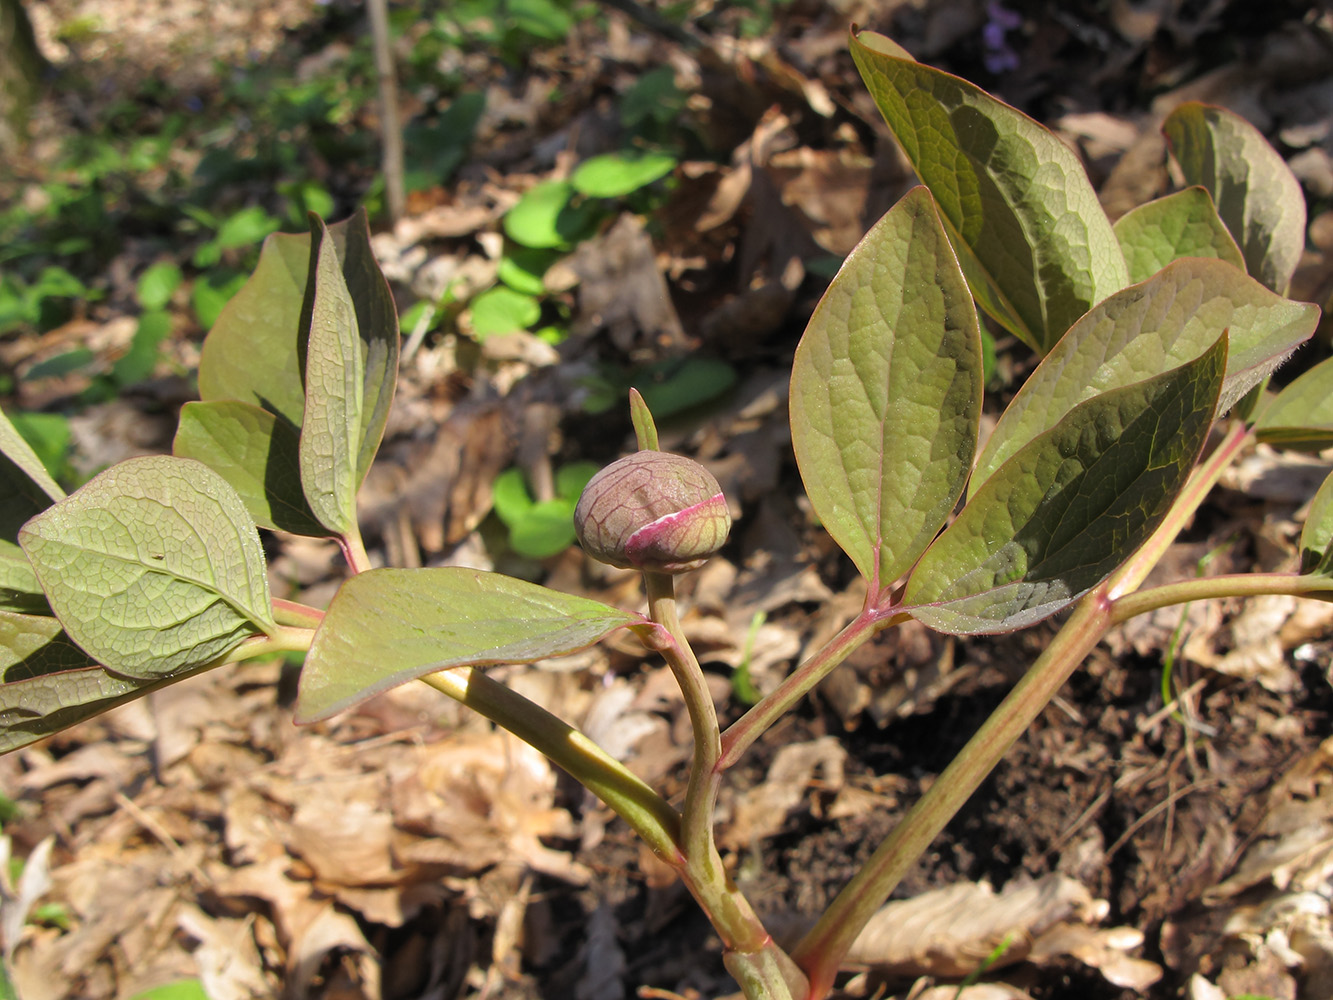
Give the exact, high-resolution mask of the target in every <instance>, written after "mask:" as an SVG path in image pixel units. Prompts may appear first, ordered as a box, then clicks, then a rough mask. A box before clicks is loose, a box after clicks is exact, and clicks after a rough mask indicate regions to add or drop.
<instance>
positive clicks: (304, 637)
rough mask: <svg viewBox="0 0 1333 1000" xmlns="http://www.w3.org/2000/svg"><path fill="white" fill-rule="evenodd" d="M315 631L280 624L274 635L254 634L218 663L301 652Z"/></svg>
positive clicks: (238, 661)
mask: <svg viewBox="0 0 1333 1000" xmlns="http://www.w3.org/2000/svg"><path fill="white" fill-rule="evenodd" d="M314 638H315V631H314V629H310V628H301V627H299V626H291V625H279V626H278V627H277V628H276V629H275V630H274V631H273V634H272V635H253V636H251V637H250V638H248V639H245V640H243V641H242V642H241V644H240V645H239V646H236V647H234V648H233V649H232V650H231V652H229V653H226V654H225V655H223V656H222V657H220V658H219V659H218V660H217V662H218V663H240V662H241V661H242V660H253V659H254V658H255V657H257V656H272V655H273V654H274V653H292V652H295V653H299V652H303V651H305V650H307V649H309V648H310V643H311V642H313V641H314Z"/></svg>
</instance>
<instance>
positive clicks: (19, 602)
mask: <svg viewBox="0 0 1333 1000" xmlns="http://www.w3.org/2000/svg"><path fill="white" fill-rule="evenodd" d="M64 496H65V491H64V490H62V489H61V488H60V484H59V483H57V482H56V481H55V480H54V479H52V478H51V475H50V473H48V472H47V471H46V468H45V467H44V466H43V465H42V463H41V461H40V460H39V459H38V458H37V453H36V452H35V451H33V449H32V446H31V445H29V444H28V442H27V441H26V440H25V439H24V438H23V436H22V435H21V434H19V432H18V430H17V428H15V427H14V425H13V423H11V422H10V419H9V417H8V416H6V415H5V414H4V412H3V411H0V609H7V610H10V611H35V612H40V611H42V610H44V608H45V606H46V598H45V597H44V596H43V594H42V588H41V584H39V583H38V582H37V575H36V574H35V573H34V572H33V570H32V565H31V564H30V563H29V562H28V557H27V556H25V555H24V554H23V552H22V551H20V549H19V547H18V545H17V544H15V539H17V538H18V533H19V528H20V527H22V525H23V523H24V522H25V521H27V520H28V518H30V517H32V516H33V515H35V514H38V513H40V512H41V511H43V510H45V509H46V508H47V507H49V506H50V505H51V503H52V501H54V500H60V499H62V498H63V497H64Z"/></svg>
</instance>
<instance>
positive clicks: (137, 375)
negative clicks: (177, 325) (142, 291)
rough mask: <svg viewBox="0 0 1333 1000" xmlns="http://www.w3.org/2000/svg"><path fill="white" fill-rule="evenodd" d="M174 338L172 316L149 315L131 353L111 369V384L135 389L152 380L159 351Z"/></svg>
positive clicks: (137, 331)
mask: <svg viewBox="0 0 1333 1000" xmlns="http://www.w3.org/2000/svg"><path fill="white" fill-rule="evenodd" d="M170 335H171V316H170V315H168V314H167V313H165V312H162V311H160V310H159V311H153V312H146V313H144V314H143V315H142V316H140V317H139V325H138V327H137V328H136V329H135V331H134V339H133V340H131V341H130V349H129V350H128V351H126V352H125V353H124V354H122V355H121V356H120V357H119V358H117V359H116V363H115V364H114V365H112V366H111V380H112V381H113V382H115V383H116V385H118V386H126V385H134V384H135V383H136V382H143V381H145V380H146V379H148V378H151V377H152V374H153V370H154V369H155V368H156V367H157V359H158V353H159V352H158V348H160V347H161V345H162V341H164V340H166V339H167V337H168V336H170Z"/></svg>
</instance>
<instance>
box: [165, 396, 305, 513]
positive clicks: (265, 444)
mask: <svg viewBox="0 0 1333 1000" xmlns="http://www.w3.org/2000/svg"><path fill="white" fill-rule="evenodd" d="M172 453H173V454H175V455H176V456H177V457H178V458H192V459H194V460H195V461H198V462H203V463H204V464H205V465H207V466H208V467H209V468H211V469H212V470H213V471H214V472H216V473H218V474H219V475H220V476H222V478H223V479H225V480H226V481H227V482H228V483H229V484H230V485H231V487H232V489H234V490H235V491H236V492H237V493H238V494H239V495H240V498H241V501H242V502H243V503H244V504H245V509H246V510H247V511H248V512H249V514H250V517H251V518H252V519H253V520H254V522H255V524H257V525H259V526H260V527H261V528H280V529H281V530H283V531H290V532H292V533H293V534H296V535H311V536H314V537H321V536H326V535H329V534H330V532H329V529H328V528H326V527H325V526H324V525H322V524H320V523H319V520H318V519H317V518H316V517H315V515H314V512H313V511H311V509H310V505H309V504H308V503H307V502H306V498H305V493H304V492H303V491H302V489H301V475H300V438H299V436H298V435H297V432H296V430H295V429H294V428H293V427H292V426H291V424H289V423H287V422H286V421H285V420H282V419H281V418H279V417H275V416H274V415H273V414H271V413H269V412H268V411H267V410H261V409H260V408H259V407H257V406H254V405H252V404H250V403H241V402H237V401H236V400H233V399H225V400H218V401H216V402H211V403H186V404H185V406H184V407H183V408H182V409H181V416H180V426H179V427H178V428H177V429H176V440H175V442H174V443H173V444H172Z"/></svg>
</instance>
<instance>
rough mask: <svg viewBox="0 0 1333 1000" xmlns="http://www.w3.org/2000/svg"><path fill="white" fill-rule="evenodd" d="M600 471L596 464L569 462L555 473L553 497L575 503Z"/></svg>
mask: <svg viewBox="0 0 1333 1000" xmlns="http://www.w3.org/2000/svg"><path fill="white" fill-rule="evenodd" d="M600 470H601V466H599V465H598V464H597V463H596V462H570V463H569V464H568V465H562V466H560V468H559V469H557V470H556V473H555V495H556V496H558V497H568V498H570V499H572V500H574V501H577V500H578V498H579V495H580V494H581V493H582V492H583V487H585V486H587V485H588V481H589V480H590V479H592V477H593V476H595V475H597V473H598V472H599V471H600Z"/></svg>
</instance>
